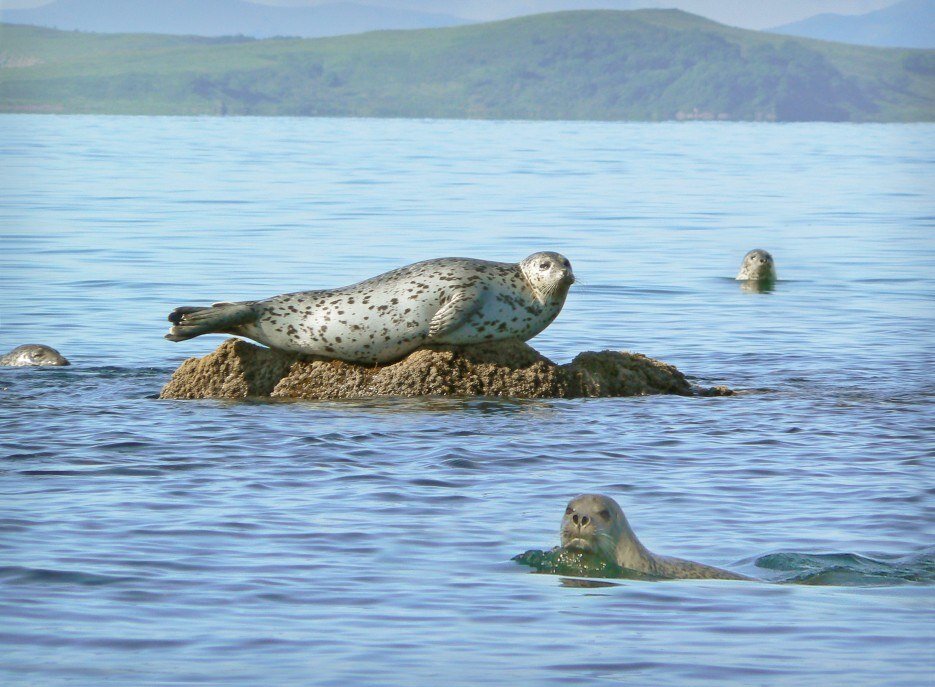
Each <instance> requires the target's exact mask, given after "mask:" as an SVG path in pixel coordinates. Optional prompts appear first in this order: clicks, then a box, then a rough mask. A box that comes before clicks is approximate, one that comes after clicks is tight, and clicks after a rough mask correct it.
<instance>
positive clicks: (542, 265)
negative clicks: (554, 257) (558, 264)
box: [539, 260, 552, 270]
mask: <svg viewBox="0 0 935 687" xmlns="http://www.w3.org/2000/svg"><path fill="white" fill-rule="evenodd" d="M551 266H552V263H551V262H549V261H548V260H546V261H545V262H540V263H539V269H540V270H547V269H549V268H550V267H551Z"/></svg>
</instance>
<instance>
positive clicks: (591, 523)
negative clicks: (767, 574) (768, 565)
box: [561, 494, 751, 580]
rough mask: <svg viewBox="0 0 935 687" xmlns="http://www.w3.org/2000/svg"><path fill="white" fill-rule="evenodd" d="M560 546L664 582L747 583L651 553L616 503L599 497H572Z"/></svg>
mask: <svg viewBox="0 0 935 687" xmlns="http://www.w3.org/2000/svg"><path fill="white" fill-rule="evenodd" d="M561 535H562V547H563V548H565V549H570V550H573V551H583V552H586V553H592V554H595V555H596V556H597V557H598V558H600V559H602V560H605V561H608V562H611V563H616V564H617V565H619V566H620V567H621V568H625V569H627V570H633V571H636V572H638V573H642V574H644V575H648V576H651V577H658V578H666V579H705V580H707V579H716V580H749V579H751V578H749V577H744V576H743V575H738V574H736V573H732V572H730V571H727V570H721V569H720V568H715V567H712V566H710V565H703V564H702V563H695V562H693V561H686V560H684V559H682V558H672V557H670V556H660V555H657V554H655V553H652V552H651V551H650V550H649V549H647V548H646V547H645V546H643V544H642V543H640V540H639V539H637V538H636V535H635V534H633V530H631V529H630V524H629V523H628V522H627V518H626V516H625V515H624V514H623V510H621V508H620V506H619V505H617V502H616V501H614V500H613V499H612V498H610V497H608V496H602V495H600V494H582V495H581V496H576V497H575V498H573V499H572V500H571V501H570V502H569V504H568V507H567V508H565V516H564V517H563V518H562V530H561Z"/></svg>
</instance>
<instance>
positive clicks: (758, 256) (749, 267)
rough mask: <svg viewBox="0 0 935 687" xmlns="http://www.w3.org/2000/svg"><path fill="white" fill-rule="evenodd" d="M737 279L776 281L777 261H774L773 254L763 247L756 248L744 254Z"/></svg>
mask: <svg viewBox="0 0 935 687" xmlns="http://www.w3.org/2000/svg"><path fill="white" fill-rule="evenodd" d="M736 279H737V280H739V281H757V282H774V281H776V263H775V262H774V261H773V256H772V255H770V254H769V253H768V252H767V251H765V250H763V249H761V248H754V249H753V250H751V251H750V252H749V253H747V254H746V255H744V256H743V262H742V263H740V272H738V273H737V276H736Z"/></svg>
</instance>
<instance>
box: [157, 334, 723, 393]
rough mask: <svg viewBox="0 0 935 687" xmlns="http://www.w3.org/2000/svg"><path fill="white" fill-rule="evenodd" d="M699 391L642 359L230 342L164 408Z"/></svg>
mask: <svg viewBox="0 0 935 687" xmlns="http://www.w3.org/2000/svg"><path fill="white" fill-rule="evenodd" d="M695 393H702V394H705V395H726V393H730V390H729V389H726V388H725V387H716V388H715V389H714V390H695V389H693V388H692V386H691V385H690V384H689V383H688V380H686V379H685V376H684V375H683V374H682V373H681V372H679V371H678V370H677V369H676V368H675V367H673V366H672V365H667V364H666V363H663V362H660V361H658V360H653V359H652V358H647V357H646V356H644V355H641V354H639V353H624V352H619V351H601V352H599V353H595V352H587V353H582V354H580V355H579V356H578V357H576V358H575V359H574V360H573V361H572V362H571V363H569V364H568V365H556V364H555V363H553V362H552V361H551V360H549V359H548V358H546V357H544V356H543V355H541V354H540V353H539V352H538V351H536V350H535V349H534V348H532V347H531V346H528V345H527V344H525V343H523V342H520V341H498V342H496V343H490V344H480V345H477V346H465V347H458V346H435V347H430V348H423V349H419V350H418V351H415V352H413V353H411V354H410V355H408V356H407V357H405V358H403V359H402V360H400V361H398V362H395V363H391V364H389V365H376V366H370V365H357V364H354V363H345V362H342V361H339V360H324V359H316V358H310V357H307V356H300V355H297V354H293V353H286V352H283V351H276V350H271V349H268V348H262V347H260V346H256V345H254V344H252V343H248V342H246V341H243V340H241V339H229V340H227V341H225V342H224V343H222V344H221V345H220V346H219V347H218V348H217V350H216V351H214V353H210V354H209V355H206V356H205V357H204V358H189V359H188V360H186V361H185V362H184V363H182V365H181V366H180V367H179V369H178V370H176V371H175V374H173V375H172V379H171V380H170V381H169V383H168V384H166V386H165V388H163V390H162V393H161V394H160V398H247V397H256V396H269V397H272V398H294V399H308V400H312V399H352V398H372V397H379V396H384V397H385V396H509V397H513V398H580V397H598V396H642V395H645V394H680V395H683V396H690V395H693V394H695Z"/></svg>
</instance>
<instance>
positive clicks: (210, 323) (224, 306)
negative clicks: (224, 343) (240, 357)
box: [166, 303, 257, 341]
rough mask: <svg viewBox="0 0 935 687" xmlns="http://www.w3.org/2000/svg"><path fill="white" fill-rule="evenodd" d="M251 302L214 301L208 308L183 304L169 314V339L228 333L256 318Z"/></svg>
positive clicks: (185, 338) (179, 339)
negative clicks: (170, 326) (183, 305)
mask: <svg viewBox="0 0 935 687" xmlns="http://www.w3.org/2000/svg"><path fill="white" fill-rule="evenodd" d="M250 306H251V303H215V304H214V305H212V306H211V307H210V308H199V307H192V306H185V307H182V308H176V309H175V310H173V311H172V312H171V313H170V314H169V322H171V323H172V325H173V326H172V328H171V329H170V330H169V333H168V334H166V338H167V339H168V340H169V341H185V340H187V339H191V338H194V337H196V336H201V335H202V334H228V333H231V330H232V329H234V328H235V327H239V326H240V325H242V324H248V323H250V322H253V321H254V320H256V317H257V313H256V311H255V310H254V309H253V308H252V307H250Z"/></svg>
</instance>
